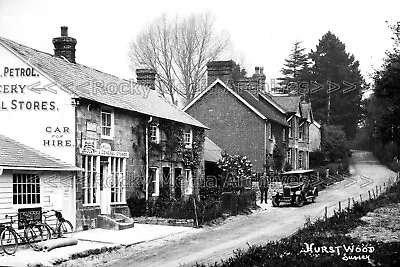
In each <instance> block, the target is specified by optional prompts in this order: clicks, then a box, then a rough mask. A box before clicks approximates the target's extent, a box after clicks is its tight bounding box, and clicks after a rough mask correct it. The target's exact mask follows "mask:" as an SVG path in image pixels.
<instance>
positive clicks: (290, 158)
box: [286, 148, 292, 165]
mask: <svg viewBox="0 0 400 267" xmlns="http://www.w3.org/2000/svg"><path fill="white" fill-rule="evenodd" d="M286 161H287V163H289V164H290V165H292V149H291V148H289V149H288V151H287V159H286Z"/></svg>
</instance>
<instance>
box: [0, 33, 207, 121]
mask: <svg viewBox="0 0 400 267" xmlns="http://www.w3.org/2000/svg"><path fill="white" fill-rule="evenodd" d="M0 43H2V44H3V45H5V46H6V47H8V48H9V49H11V50H13V51H14V52H16V53H17V54H19V55H20V56H22V57H23V58H24V59H25V60H27V61H29V63H30V64H32V65H33V66H35V67H36V68H38V69H39V70H40V71H42V72H44V73H45V74H47V75H48V76H49V77H50V78H51V79H53V80H54V81H55V82H56V83H58V85H61V86H63V87H64V88H66V89H68V90H69V91H70V92H72V93H74V94H75V95H76V96H78V97H80V98H85V99H89V100H92V101H95V102H98V103H102V104H105V105H109V106H112V107H116V108H121V109H125V110H130V111H135V112H139V113H142V114H147V115H150V116H155V117H158V118H163V119H167V120H172V121H177V122H181V123H185V124H189V125H193V126H197V127H202V128H207V127H206V126H204V125H203V124H202V123H201V122H199V121H197V120H196V119H194V118H193V117H191V116H190V115H189V114H187V113H185V112H183V111H182V110H180V109H178V108H177V107H175V106H174V105H172V104H170V103H169V102H167V101H166V100H165V99H163V98H162V97H161V96H160V94H159V93H158V92H156V91H155V90H150V93H149V94H148V97H145V95H144V94H143V92H144V90H148V89H147V88H145V87H144V86H141V85H138V84H135V87H134V88H135V91H136V92H140V94H134V93H133V94H132V93H128V94H120V93H117V94H111V93H102V92H104V90H100V89H101V88H102V86H103V85H105V86H107V85H109V84H116V85H121V84H123V83H125V84H127V83H130V81H127V80H124V79H120V78H118V77H116V76H113V75H110V74H107V73H104V72H101V71H98V70H95V69H93V68H89V67H86V66H84V65H81V64H77V63H71V62H69V61H67V60H66V59H63V58H59V57H55V56H53V55H51V54H48V53H45V52H41V51H38V50H35V49H33V48H30V47H27V46H24V45H21V44H19V43H16V42H14V41H11V40H8V39H6V38H2V37H0ZM99 82H100V83H99ZM125 88H126V87H125ZM96 89H98V90H96Z"/></svg>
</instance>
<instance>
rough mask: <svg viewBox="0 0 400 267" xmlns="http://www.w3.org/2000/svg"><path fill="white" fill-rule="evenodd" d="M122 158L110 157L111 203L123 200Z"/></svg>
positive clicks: (123, 170)
mask: <svg viewBox="0 0 400 267" xmlns="http://www.w3.org/2000/svg"><path fill="white" fill-rule="evenodd" d="M125 166H126V162H125V159H123V158H111V203H121V202H125V190H126V189H125V168H126V167H125Z"/></svg>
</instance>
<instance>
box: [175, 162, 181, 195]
mask: <svg viewBox="0 0 400 267" xmlns="http://www.w3.org/2000/svg"><path fill="white" fill-rule="evenodd" d="M174 181H175V182H174V189H175V199H177V200H180V199H181V197H182V183H183V177H182V169H181V168H175V173H174Z"/></svg>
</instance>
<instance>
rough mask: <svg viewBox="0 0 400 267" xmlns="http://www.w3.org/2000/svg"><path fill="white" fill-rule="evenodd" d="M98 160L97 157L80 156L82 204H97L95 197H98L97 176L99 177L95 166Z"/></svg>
mask: <svg viewBox="0 0 400 267" xmlns="http://www.w3.org/2000/svg"><path fill="white" fill-rule="evenodd" d="M99 160H100V159H99V158H98V157H97V156H82V168H83V169H84V172H83V184H82V192H83V204H97V201H98V198H97V196H98V195H99V192H98V190H99V187H98V181H97V176H98V175H100V173H98V171H97V165H98V161H99ZM99 164H100V163H99ZM105 176H106V175H105Z"/></svg>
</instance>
